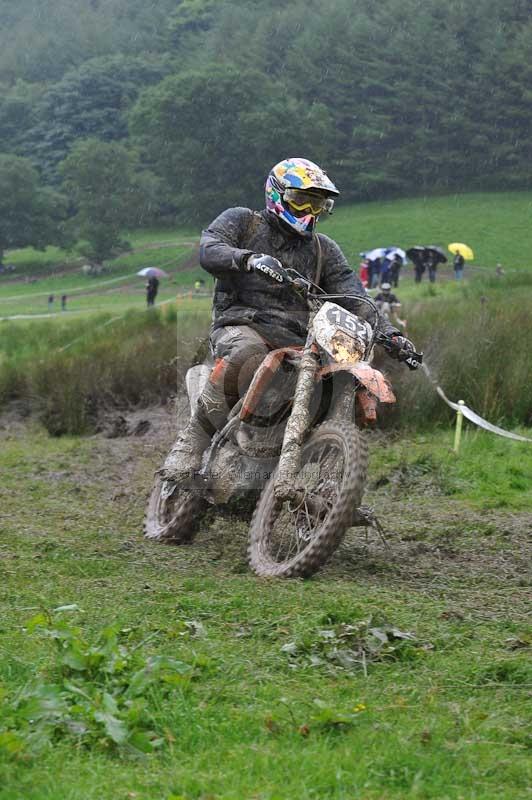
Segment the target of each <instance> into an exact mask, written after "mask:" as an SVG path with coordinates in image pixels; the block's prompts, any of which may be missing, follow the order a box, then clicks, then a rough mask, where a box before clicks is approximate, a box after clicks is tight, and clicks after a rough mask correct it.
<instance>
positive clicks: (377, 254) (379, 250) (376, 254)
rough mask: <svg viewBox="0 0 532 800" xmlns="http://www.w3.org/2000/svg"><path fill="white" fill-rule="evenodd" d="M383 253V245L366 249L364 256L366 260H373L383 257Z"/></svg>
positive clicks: (384, 250)
mask: <svg viewBox="0 0 532 800" xmlns="http://www.w3.org/2000/svg"><path fill="white" fill-rule="evenodd" d="M385 255H386V248H385V247H376V248H375V250H368V251H367V253H364V257H365V258H367V259H368V261H375V260H376V259H377V258H383V257H384V256H385Z"/></svg>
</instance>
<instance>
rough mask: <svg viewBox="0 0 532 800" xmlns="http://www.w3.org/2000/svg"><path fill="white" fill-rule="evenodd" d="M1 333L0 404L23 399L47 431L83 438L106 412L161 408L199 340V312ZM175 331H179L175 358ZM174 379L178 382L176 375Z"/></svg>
mask: <svg viewBox="0 0 532 800" xmlns="http://www.w3.org/2000/svg"><path fill="white" fill-rule="evenodd" d="M179 314H180V316H179V326H178V325H177V317H176V312H175V310H173V309H169V310H168V311H167V312H160V311H158V310H153V311H150V312H148V313H139V312H134V311H132V312H128V313H127V314H125V315H124V316H123V317H120V318H118V319H115V318H113V317H111V316H99V317H93V318H91V319H87V320H82V321H79V322H77V321H75V322H71V323H70V324H64V325H61V326H60V325H54V324H53V323H50V322H43V323H32V324H31V325H28V326H26V328H25V330H24V335H21V328H20V326H19V325H16V324H9V323H8V324H5V325H4V328H3V332H4V336H3V337H2V346H1V350H0V353H1V358H2V360H1V361H0V404H3V405H5V404H7V403H8V402H10V401H13V400H17V401H22V402H23V403H24V404H25V406H26V407H27V409H28V410H29V411H31V412H36V413H37V414H38V416H39V417H40V419H41V420H42V421H43V423H44V425H45V426H46V428H47V430H48V431H49V433H51V434H53V435H61V434H65V433H89V432H91V431H94V430H95V428H97V427H98V424H99V421H100V416H101V412H102V411H104V410H105V409H107V408H109V407H124V406H128V405H148V404H150V403H157V402H164V401H165V400H166V399H167V398H168V396H169V395H171V394H173V393H175V392H176V389H177V387H178V385H179V383H180V381H181V380H182V378H183V373H184V370H185V369H186V367H187V366H188V365H189V364H190V363H191V361H192V360H193V359H194V357H195V356H196V352H197V351H198V348H199V347H200V344H201V342H202V341H203V340H204V338H205V331H206V315H205V311H204V309H203V307H202V306H201V302H200V304H199V307H198V306H196V305H194V307H192V308H190V309H183V310H181V311H180V312H179ZM176 331H178V333H179V336H178V341H177V352H176ZM176 376H177V377H176Z"/></svg>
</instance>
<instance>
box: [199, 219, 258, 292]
mask: <svg viewBox="0 0 532 800" xmlns="http://www.w3.org/2000/svg"><path fill="white" fill-rule="evenodd" d="M252 217H253V212H252V211H250V210H249V208H241V207H238V208H228V209H227V210H226V211H223V212H222V213H221V214H220V215H219V216H218V217H216V219H215V220H214V221H213V222H211V224H210V225H209V227H208V228H206V230H204V231H203V233H202V234H201V239H200V264H201V266H202V267H203V269H205V270H207V272H210V274H211V275H214V277H215V278H223V277H224V275H228V274H234V273H235V272H240V271H242V270H243V269H244V267H245V263H246V261H247V259H248V257H249V256H250V255H251V254H252V251H251V250H245V249H242V248H241V247H240V246H239V244H240V243H241V242H242V240H243V239H244V238H245V236H246V232H247V231H248V230H249V227H250V225H251V220H252Z"/></svg>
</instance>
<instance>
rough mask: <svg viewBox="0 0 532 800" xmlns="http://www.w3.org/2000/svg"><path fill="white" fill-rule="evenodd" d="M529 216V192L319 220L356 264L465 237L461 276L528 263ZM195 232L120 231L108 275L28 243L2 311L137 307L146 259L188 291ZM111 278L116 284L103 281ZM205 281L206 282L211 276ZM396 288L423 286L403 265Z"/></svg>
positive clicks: (4, 291) (369, 209)
mask: <svg viewBox="0 0 532 800" xmlns="http://www.w3.org/2000/svg"><path fill="white" fill-rule="evenodd" d="M531 216H532V192H514V193H492V194H489V193H485V194H481V193H479V194H467V195H453V196H451V197H441V198H426V199H416V200H398V201H394V202H384V203H383V202H379V203H362V204H357V205H350V206H345V207H342V204H341V202H340V203H339V204H338V210H337V211H335V213H334V215H333V217H331V218H329V219H325V220H322V222H321V223H320V229H321V230H322V231H323V232H325V233H327V234H328V235H330V236H332V237H333V238H334V239H336V240H337V241H338V242H339V244H340V245H341V246H342V248H343V249H344V252H345V253H346V255H347V257H348V259H349V260H350V262H351V263H352V264H353V266H354V267H355V268H358V263H359V260H360V258H359V253H360V252H361V251H363V250H368V249H370V248H373V247H379V246H387V245H392V244H393V245H398V246H401V247H404V248H408V247H410V246H412V245H414V244H420V243H430V244H439V245H441V246H442V247H444V248H446V246H447V244H448V243H449V242H451V241H465V242H466V243H468V244H469V245H471V246H472V247H473V249H474V251H475V260H474V261H473V262H472V263H471V264H468V265H467V266H466V275H467V276H468V277H471V275H478V274H482V273H483V272H484V271H485V270H488V271H489V270H490V269H493V268H494V267H495V265H496V264H497V263H502V264H503V266H504V267H505V269H506V270H514V269H515V270H521V269H525V270H528V269H529V268H530V266H531V264H532V261H531V256H530V253H532V226H531V224H530V222H531ZM198 237H199V230H194V229H191V228H180V229H178V230H175V229H165V228H163V229H160V228H159V229H153V230H142V231H131V232H125V233H124V238H125V239H126V240H128V241H129V242H130V243H131V246H132V247H133V248H134V250H135V252H133V253H130V254H125V255H123V256H121V257H119V258H117V259H114V260H113V261H112V262H109V265H108V266H109V273H108V274H106V275H104V276H101V277H99V278H87V277H85V276H83V275H81V273H80V268H81V265H82V263H83V259H81V260H79V257H77V256H76V253H73V254H68V253H65V252H63V251H60V250H58V249H57V248H48V249H47V250H46V251H45V252H44V253H40V252H38V251H35V250H31V248H26V249H25V250H19V251H11V252H10V253H8V256H7V257H6V262H7V263H9V262H10V263H14V264H16V265H17V267H18V270H19V272H20V273H21V274H23V275H27V276H30V275H34V277H36V278H37V282H34V283H23V282H21V281H16V282H13V277H12V276H11V275H3V276H0V317H1V316H12V315H17V314H41V313H46V311H47V297H48V295H49V294H50V293H53V294H54V295H56V297H57V296H60V295H61V294H63V293H67V294H69V295H70V296H69V301H68V308H69V310H70V311H76V312H77V311H83V312H97V311H99V310H107V309H111V307H116V308H121V309H124V308H127V307H140V306H142V304H143V300H144V292H143V281H142V279H140V278H137V277H135V273H136V272H137V271H138V270H139V269H141V268H142V267H145V266H150V265H153V266H162V265H163V266H164V267H165V269H167V271H168V272H169V273H170V279H169V280H168V281H163V283H162V285H161V298H162V299H166V298H167V297H170V296H172V294H175V293H176V292H177V293H179V292H182V291H186V290H188V289H190V288H192V287H193V285H194V282H195V281H196V280H197V279H198V278H200V277H202V276H203V277H204V278H205V277H206V276H205V273H202V271H201V270H200V268H199V267H197V266H195V265H193V264H190V257H191V254H192V250H191V247H190V245H191V243H192V242H194V241H197V239H198ZM172 243H174V245H175V246H174V247H172V246H171V245H172ZM76 258H78V260H77V261H76V260H75V259H76ZM73 259H74V260H73ZM168 262H170V263H168ZM451 275H452V269H451V267H450V265H446V266H442V267H440V276H442V277H445V276H451ZM117 278H120V279H123V280H118V281H117V280H116V279H117ZM109 280H114V281H115V283H114V284H109V283H107V281H109ZM206 280H207V284H208V286H211V280H210V278H208V277H206ZM74 290H76V291H74ZM77 290H81V291H77ZM402 291H403V292H405V291H406V293H407V298H408V297H410V296H419V294H420V292H421V287H419V286H414V285H413V282H412V268H411V267H406V268H405V269H404V270H403V286H402ZM56 305H57V304H56Z"/></svg>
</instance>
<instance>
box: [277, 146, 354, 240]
mask: <svg viewBox="0 0 532 800" xmlns="http://www.w3.org/2000/svg"><path fill="white" fill-rule="evenodd" d="M339 194H340V192H339V191H338V189H337V188H336V186H335V185H334V183H333V182H332V181H331V180H330V179H329V178H328V177H327V175H326V173H325V172H324V171H323V170H322V169H321V167H318V165H317V164H314V163H313V162H312V161H307V159H306V158H285V160H284V161H280V162H279V164H276V165H275V167H273V169H272V170H271V172H270V174H269V175H268V178H267V179H266V208H267V209H268V211H270V212H271V213H272V214H275V216H277V217H279V219H281V220H282V221H283V222H284V223H286V224H287V225H289V226H290V227H291V228H293V229H294V230H295V231H297V233H299V234H301V235H302V236H304V235H305V234H309V233H312V231H313V230H314V226H315V224H316V222H317V220H318V218H319V216H320V214H323V213H328V214H330V213H331V212H332V209H333V205H334V200H333V198H334V197H337V196H338V195H339Z"/></svg>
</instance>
